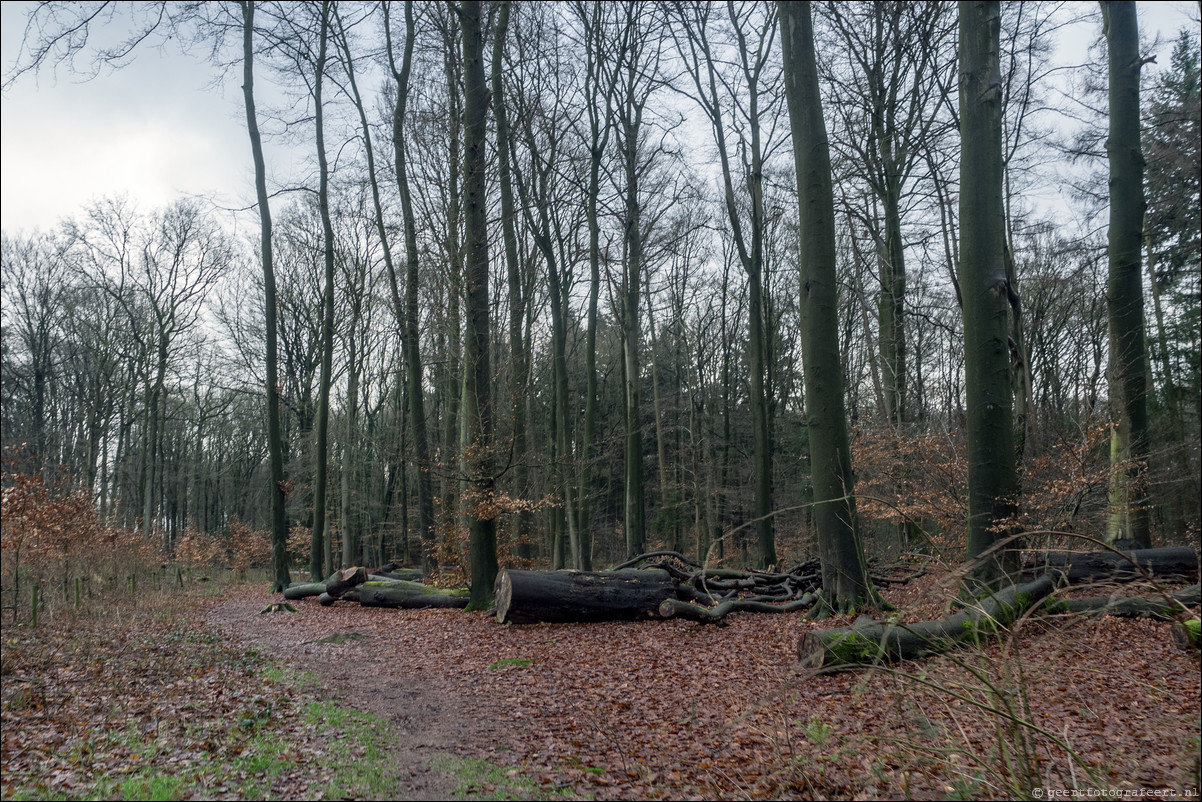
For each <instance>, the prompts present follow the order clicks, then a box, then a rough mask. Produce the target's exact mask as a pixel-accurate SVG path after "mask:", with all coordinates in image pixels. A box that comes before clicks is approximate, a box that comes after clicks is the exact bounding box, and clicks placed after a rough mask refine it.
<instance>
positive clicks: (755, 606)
mask: <svg viewBox="0 0 1202 802" xmlns="http://www.w3.org/2000/svg"><path fill="white" fill-rule="evenodd" d="M813 603H814V594H812V593H807V594H805V595H804V596H802V597H801V598H800V599H797V600H795V601H791V602H787V603H785V604H774V603H771V602H765V601H754V600H749V599H729V600H727V601H723V602H721V603H719V604H718V605H717V606H716V607H702V606H701V605H700V604H691V603H689V602H687V601H681V600H680V599H664V600H663V601H662V602H661V603H660V605H659V614H660V616H661V617H662V618H672V617H673V616H679V617H680V618H687V619H689V620H690V621H700V622H701V623H703V624H725V623H726V622H725V621H724V620H723V619H725V618H726V616H727V615H729V614H730V613H740V612H743V613H793V612H797V611H798V610H804V609H806V608H807V607H809V606H810V605H812V604H813Z"/></svg>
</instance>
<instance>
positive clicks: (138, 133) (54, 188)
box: [0, 2, 1197, 233]
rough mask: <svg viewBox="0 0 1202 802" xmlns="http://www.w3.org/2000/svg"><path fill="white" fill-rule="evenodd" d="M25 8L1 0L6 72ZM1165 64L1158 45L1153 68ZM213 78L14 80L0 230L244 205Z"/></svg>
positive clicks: (178, 68)
mask: <svg viewBox="0 0 1202 802" xmlns="http://www.w3.org/2000/svg"><path fill="white" fill-rule="evenodd" d="M29 5H31V4H30V3H25V2H3V3H0V39H2V45H3V46H2V51H3V52H2V54H0V56H2V59H0V61H2V64H3V70H4V74H5V76H7V75H8V73H9V71H10V69H11V68H12V65H13V63H14V61H15V60H16V58H17V54H18V52H19V48H20V45H21V37H22V34H23V32H24V29H25V15H26V9H27V7H28V6H29ZM1196 14H1197V4H1196V3H1195V2H1140V3H1139V17H1140V29H1141V34H1143V35H1144V36H1145V37H1146V38H1151V36H1153V35H1154V34H1155V32H1156V31H1158V30H1159V31H1160V32H1161V34H1162V38H1165V39H1166V40H1170V41H1171V40H1172V39H1173V38H1174V37H1175V34H1176V31H1177V30H1178V29H1179V28H1181V27H1183V26H1189V25H1192V24H1193V23H1192V22H1191V21H1190V16H1191V15H1196ZM1092 33H1093V32H1091V31H1088V30H1081V31H1080V36H1073V37H1071V39H1072V40H1075V41H1068V42H1066V43H1065V46H1066V47H1076V48H1081V47H1083V46H1084V45H1087V44H1088V42H1089V41H1090V39H1091V38H1092ZM1167 63H1168V52H1167V51H1165V52H1164V53H1163V54H1162V55H1161V57H1160V65H1161V67H1163V66H1164V65H1166V64H1167ZM216 75H217V71H216V69H215V68H214V67H213V66H212V65H210V64H208V63H206V62H205V61H203V60H202V59H199V58H194V57H190V56H184V55H180V54H178V53H175V52H170V51H168V52H160V51H159V50H155V49H146V50H144V51H143V52H140V53H139V54H138V55H137V57H136V58H135V59H134V60H133V62H132V63H131V64H129V65H128V66H126V67H124V68H123V69H121V70H118V71H116V72H106V73H104V74H102V75H101V76H100V77H98V78H96V79H94V80H92V81H89V82H84V83H81V82H79V79H78V78H76V77H73V76H72V75H71V74H69V73H68V72H67V71H66V70H63V69H60V70H58V72H57V75H55V74H53V73H52V72H51V71H45V72H43V73H41V74H39V75H36V76H35V75H26V76H24V77H22V79H21V80H20V81H18V82H17V85H16V86H14V87H13V88H12V89H10V90H8V91H6V92H4V93H3V98H2V100H0V110H2V113H0V227H2V228H3V229H4V230H5V231H6V232H9V233H15V232H16V230H18V229H24V230H26V231H28V230H30V229H33V228H35V227H37V228H42V229H47V228H50V227H52V226H54V225H55V224H56V223H57V221H58V220H59V219H61V218H62V217H67V216H71V215H74V214H76V213H77V212H78V211H79V210H80V209H81V208H82V207H83V206H84V205H85V204H86V203H87V202H88V201H89V200H91V199H93V198H97V197H101V196H105V195H114V194H119V193H127V194H128V195H129V196H130V197H131V198H132V199H133V200H134V201H136V202H137V203H138V204H139V206H141V207H142V208H143V209H151V208H154V207H156V206H160V205H162V204H165V203H168V202H170V201H171V200H174V199H175V198H177V197H179V196H181V195H189V194H192V195H203V196H206V197H211V198H214V199H215V200H216V201H217V202H218V203H219V204H220V205H222V206H227V207H231V206H239V205H245V204H248V203H249V202H250V201H251V199H253V195H254V193H253V185H252V179H253V168H252V164H251V159H250V143H249V140H248V138H247V134H246V129H245V116H244V115H245V112H244V110H243V106H242V96H241V91H240V85H239V81H238V80H237V79H238V78H239V77H240V75H237V76H232V77H231V78H230V79H229V80H227V81H226V82H225V83H224V84H218V85H214V78H215V76H216ZM267 148H268V149H269V151H272V152H273V154H274V155H275V158H274V159H273V164H272V165H271V166H270V167H269V170H270V171H271V172H272V173H273V175H274V177H276V178H277V179H278V177H279V174H280V173H281V172H292V171H293V167H292V165H291V164H290V163H289V161H288V154H287V151H286V150H285V149H282V148H280V147H278V146H273V143H270V142H269V143H267ZM297 158H299V156H298V157H297ZM297 169H299V165H298V166H297Z"/></svg>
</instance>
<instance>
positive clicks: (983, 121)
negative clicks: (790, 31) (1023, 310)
mask: <svg viewBox="0 0 1202 802" xmlns="http://www.w3.org/2000/svg"><path fill="white" fill-rule="evenodd" d="M1000 31H1001V7H1000V4H999V3H997V2H963V1H962V2H961V3H960V135H961V142H962V145H961V148H962V153H961V158H960V186H961V188H962V189H961V193H960V282H959V284H960V290H961V292H962V293H963V306H964V373H965V378H964V382H965V388H966V395H967V404H968V552H967V557H968V560H969V561H970V562H973V561H976V560H980V562H979V563H977V564H976V565H975V566H974V568H973V574H974V575H975V577H976V578H977V579H979V580H981V581H983V582H986V583H989V584H997V583H1000V582H1001V581H1002V580H1003V579H1004V577H1005V575H1007V574H1010V575H1012V574H1013V573H1014V570H1015V569H1016V567H1017V566H1016V563H1015V560H1014V557H1013V555H1016V554H1017V553H1018V552H1017V549H1015V548H1008V549H1006V550H1005V551H1004V552H1003V551H993V552H990V549H991V548H993V547H994V545H995V544H996V543H997V542H998V541H999V540H1001V539H1002V538H1003V537H1005V536H1006V535H1007V533H1008V532H1009V531H1010V530H1011V529H1012V524H1011V523H1010V521H1012V519H1013V516H1014V513H1015V493H1016V490H1017V476H1016V472H1015V465H1014V417H1013V403H1014V395H1013V392H1012V388H1011V379H1010V349H1009V341H1008V335H1009V313H1010V284H1009V281H1008V280H1007V277H1006V265H1005V245H1006V243H1005V215H1004V210H1003V205H1002V117H1001V83H1000V82H1001V66H1000V61H999V38H1000Z"/></svg>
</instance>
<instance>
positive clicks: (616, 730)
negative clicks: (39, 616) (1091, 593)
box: [3, 575, 1202, 800]
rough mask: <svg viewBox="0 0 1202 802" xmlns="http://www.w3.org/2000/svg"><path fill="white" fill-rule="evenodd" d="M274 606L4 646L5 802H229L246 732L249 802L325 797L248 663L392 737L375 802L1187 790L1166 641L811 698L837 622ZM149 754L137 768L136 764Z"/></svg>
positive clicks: (918, 669) (1024, 648)
mask: <svg viewBox="0 0 1202 802" xmlns="http://www.w3.org/2000/svg"><path fill="white" fill-rule="evenodd" d="M940 579H941V578H940V577H938V576H937V575H930V576H928V577H924V578H923V579H922V580H919V582H916V583H912V585H911V586H906V587H900V588H895V589H892V590H891V591H890V592H888V593H886V597H887V598H889V599H890V600H891V601H893V602H894V603H896V604H898V605H899V606H903V607H904V608H905V609H906V610H907V611H912V612H910V613H908V614H909V615H912V616H914V617H913V618H911V620H917V619H918V618H920V617H931V616H932V615H936V616H937V615H940V614H942V612H943V610H944V609H945V608H944V606H945V605H946V599H943V600H942V601H936V602H932V601H931V599H932V598H934V597H938V593H937V592H936V591H935V590H933V588H935V586H936V584H937V582H938V581H939V580H940ZM271 600H272V599H271V597H270V596H268V594H266V593H263V592H253V591H250V590H247V589H246V588H245V587H243V588H241V589H239V590H238V595H230V596H229V597H227V598H225V599H222V600H216V601H207V602H205V603H203V604H201V603H197V604H195V605H194V606H193V608H192V611H191V612H190V613H189V617H188V619H187V624H186V626H184V625H180V624H177V625H175V627H174V628H169V627H165V626H164V627H159V628H157V629H156V628H155V627H154V626H153V622H152V621H149V620H147V621H141V622H139V626H137V627H130V628H129V630H128V635H127V636H126V637H125V638H123V639H122V638H116V639H112V638H110V639H109V640H108V641H104V640H103V639H101V637H100V634H99V633H97V634H89V633H88V632H87V631H86V629H85V630H83V631H80V630H77V631H75V632H73V633H72V634H71V636H70V637H63V638H61V639H57V638H55V637H46V633H44V632H43V630H37V632H38V637H37V638H36V639H34V638H32V636H27V634H26V633H19V634H16V635H11V634H10V632H9V631H8V630H7V629H6V631H5V635H4V674H5V676H4V696H3V698H4V712H3V725H4V735H3V775H4V784H3V788H4V795H5V796H6V797H7V796H9V795H10V789H17V788H20V789H24V790H26V791H28V790H29V789H32V788H40V789H45V790H46V791H53V792H56V793H61V794H66V795H70V796H76V795H86V791H87V789H95V788H101V787H105V786H104V782H109V783H110V785H111V778H112V777H114V776H121V775H122V774H128V773H130V772H133V771H136V770H137V767H138V766H140V765H144V764H145V763H147V762H149V763H156V764H158V765H168V764H169V765H172V766H178V767H179V770H180V771H187V770H188V769H189V768H190V767H191V766H204V767H208V768H206V769H205V771H208V772H210V774H209V775H203V776H202V778H201V779H202V780H203V781H205V782H209V783H210V784H209V785H204V786H201V787H203V788H205V789H206V793H205V795H206V796H213V797H215V798H240V797H239V796H238V793H237V788H238V787H245V784H243V785H242V786H239V785H238V782H239V781H240V779H241V778H239V777H237V776H234V775H233V774H231V776H230V777H228V778H218V779H217V780H215V779H214V778H213V777H212V776H210V775H211V773H212V768H211V767H212V765H213V763H214V761H219V762H222V764H223V765H231V766H232V765H234V762H235V761H237V760H238V757H239V755H238V754H236V753H235V751H234V750H235V749H236V746H235V743H236V742H237V739H231V738H229V736H228V733H229V732H230V728H231V727H237V726H239V725H242V724H245V726H248V727H260V728H270V731H271V733H272V738H273V739H275V740H277V741H278V742H279V743H282V744H284V748H285V753H286V754H287V755H288V756H289V761H290V763H289V765H290V767H291V768H289V769H288V770H285V771H282V772H280V773H279V774H278V775H275V776H272V777H262V778H259V779H258V782H259V785H258V786H256V787H259V788H260V789H261V792H262V795H263V796H265V797H281V798H319V797H320V796H321V795H322V794H323V793H326V792H327V791H328V789H329V782H330V778H329V777H328V776H323V775H322V774H320V773H319V772H317V771H316V769H315V767H316V766H319V765H325V764H324V763H323V762H322V760H321V758H322V756H323V755H325V756H328V754H329V753H330V752H331V751H333V753H334V754H337V755H340V757H341V758H343V759H345V752H343V753H339V752H338V750H339V749H340V748H342V747H339V746H338V745H337V743H335V742H334V741H332V740H331V736H336V733H331V732H329V731H327V730H325V729H324V728H321V727H315V726H313V725H312V724H309V723H305V721H304V720H303V717H301V716H300V715H299V713H298V711H299V710H300V708H301V706H302V702H303V701H304V698H303V697H304V694H303V693H298V691H297V690H296V686H295V683H289V682H277V681H274V680H273V679H271V678H270V677H268V676H265V675H264V668H265V665H266V660H267V659H268V658H270V660H272V661H283V662H284V663H285V664H287V665H290V666H293V667H295V668H297V669H301V670H304V671H306V672H310V673H311V674H312V675H315V676H316V677H318V683H317V685H315V686H314V687H312V688H310V689H309V690H307V691H305V693H310V694H316V695H318V696H320V695H329V696H331V697H332V698H334V699H336V700H337V702H338V704H339V705H340V706H344V707H346V708H349V709H355V710H364V711H368V712H372V713H375V714H378V715H380V716H382V717H383V718H384V719H385V720H386V721H388V722H389V725H390V727H391V730H389V732H388V733H387V736H386V737H387V738H388V739H389V741H390V742H389V744H388V746H389V747H390V748H391V750H392V751H393V756H394V759H395V771H396V775H397V776H396V787H395V793H394V794H393V796H394V797H395V798H444V797H445V796H446V795H447V794H449V793H451V792H453V791H455V790H456V786H457V785H459V786H460V787H459V788H458V790H459V792H460V793H464V792H465V791H466V794H467V795H468V796H473V797H476V798H488V797H489V796H490V795H491V794H493V793H495V792H496V787H495V785H493V784H490V783H480V784H476V785H475V786H472V787H470V788H468V789H464V788H463V787H462V782H461V781H460V780H458V779H456V778H454V777H450V776H447V775H445V774H443V773H441V772H439V771H437V770H431V763H432V762H434V760H435V758H436V757H438V756H439V755H446V754H453V755H456V756H458V757H461V758H464V759H472V760H480V759H483V760H487V761H489V763H491V764H493V765H495V766H498V767H501V769H502V770H503V772H504V773H505V774H506V776H508V777H515V776H521V777H524V778H529V779H530V780H531V781H532V783H533V784H532V786H530V788H531V790H530V791H529V794H530V795H534V796H539V797H540V798H547V797H549V796H554V797H557V798H590V799H598V800H605V799H661V798H662V799H745V798H750V799H769V798H842V799H894V798H917V799H944V798H948V797H957V798H967V797H971V798H980V799H989V798H998V799H1005V798H1011V797H1013V796H1015V795H1016V794H1019V795H1023V796H1027V795H1030V794H1032V793H1034V789H1035V788H1044V789H1067V788H1095V787H1101V788H1109V789H1119V790H1127V791H1136V792H1138V790H1139V789H1148V790H1160V791H1170V790H1175V791H1177V792H1178V793H1181V792H1182V791H1184V790H1185V789H1188V788H1196V787H1197V786H1198V779H1199V777H1198V775H1199V730H1200V718H1199V709H1200V705H1202V688H1200V685H1202V683H1200V674H1199V658H1198V656H1197V654H1191V653H1187V652H1183V651H1181V650H1179V649H1177V648H1175V647H1174V646H1173V644H1172V640H1171V637H1170V635H1169V632H1168V627H1169V625H1168V624H1164V623H1157V622H1150V621H1141V620H1128V619H1118V618H1072V619H1054V618H1053V619H1030V620H1027V621H1025V622H1023V623H1022V624H1021V631H1020V632H1018V633H1017V636H1016V637H1013V638H1003V639H1001V640H999V641H998V642H994V643H988V644H982V645H980V646H978V647H975V648H972V649H968V650H963V651H960V652H957V653H955V654H952V655H945V656H942V657H936V658H930V659H927V660H923V661H915V662H904V663H901V664H898V665H896V666H893V667H892V668H889V669H881V670H872V671H863V672H854V673H839V674H822V675H813V674H808V673H805V672H801V671H799V670H798V669H797V668H796V667H795V662H794V653H795V648H796V644H797V641H798V638H799V637H800V636H801V635H802V634H803V633H804V632H805V631H806V630H808V629H819V628H825V627H830V626H839V625H844V624H849V623H851V618H850V617H845V618H835V619H828V620H827V621H823V622H813V621H809V620H807V619H805V618H804V616H803V615H802V614H800V613H798V614H788V615H756V614H744V615H732V616H731V617H730V618H729V619H728V625H727V626H721V627H719V626H707V625H701V624H696V623H693V622H687V621H681V620H675V619H673V620H668V621H646V622H612V623H598V624H537V625H528V626H502V625H498V624H497V623H496V622H495V620H493V619H492V618H491V617H489V616H488V615H487V614H484V613H464V612H461V611H458V610H421V611H395V610H384V609H371V608H362V607H359V606H357V605H352V604H339V605H335V606H334V607H332V608H324V607H320V606H319V605H317V604H316V603H315V602H314V601H312V600H306V601H302V602H300V603H298V605H297V606H298V608H299V612H297V613H288V614H284V613H280V614H272V615H259V614H258V611H260V610H262V609H263V607H264V605H265V604H267V603H270V601H271ZM181 627H182V628H181ZM217 633H220V635H219V636H218V634H217ZM248 648H251V649H253V650H256V651H257V655H256V654H254V653H253V652H252V654H251V656H249V657H248V656H247V651H246V650H247V649H248ZM151 736H153V738H151ZM151 741H153V743H155V744H157V745H158V749H157V751H155V752H154V753H153V754H147V753H146V752H144V751H139V749H140V747H139V745H140V744H145V743H148V742H151ZM243 763H246V761H243ZM106 778H107V779H106ZM252 779H253V778H252ZM342 795H344V796H353V792H349V789H347V790H344V791H343V794H342Z"/></svg>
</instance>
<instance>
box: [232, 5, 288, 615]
mask: <svg viewBox="0 0 1202 802" xmlns="http://www.w3.org/2000/svg"><path fill="white" fill-rule="evenodd" d="M239 5H240V6H241V9H242V97H243V100H244V101H245V105H246V128H247V131H248V133H249V134H250V147H251V153H252V155H253V157H254V162H255V195H256V198H257V200H258V205H259V233H260V238H259V248H260V254H259V256H260V258H261V259H262V261H263V295H264V298H263V301H264V304H263V305H264V310H263V326H264V329H265V330H266V363H267V364H266V367H267V388H266V390H267V454H268V461H269V463H270V466H271V488H270V490H269V495H270V496H271V566H272V583H271V592H272V593H282V592H283V591H284V588H286V587H288V585H289V584H290V579H291V577H290V576H289V572H288V522H287V512H286V510H285V503H286V495H287V484H286V481H287V480H286V477H285V476H284V440H283V437H282V435H281V432H280V387H279V378H278V370H277V367H276V314H275V304H276V299H275V269H274V266H273V264H272V249H271V211H270V207H269V205H268V197H267V167H266V163H265V161H264V159H263V140H262V138H261V137H260V135H259V121H258V116H257V115H256V113H255V91H254V53H255V49H254V20H255V4H254V3H253V2H251V0H243V2H241V3H240V4H239Z"/></svg>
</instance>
